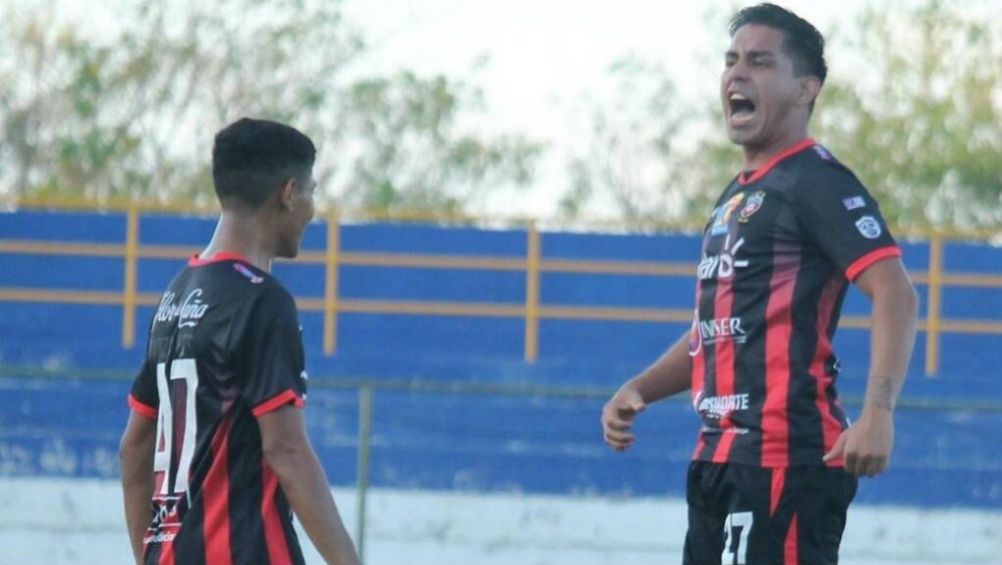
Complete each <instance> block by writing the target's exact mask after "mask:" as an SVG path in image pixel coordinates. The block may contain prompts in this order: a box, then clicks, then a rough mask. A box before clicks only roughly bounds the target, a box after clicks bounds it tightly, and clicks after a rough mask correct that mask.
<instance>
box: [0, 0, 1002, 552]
mask: <svg viewBox="0 0 1002 565" xmlns="http://www.w3.org/2000/svg"><path fill="white" fill-rule="evenodd" d="M784 5H785V6H787V7H789V8H791V9H793V10H794V11H796V12H798V13H799V14H800V15H802V16H804V17H805V18H807V19H808V20H810V21H812V22H813V23H814V24H815V25H817V26H818V27H819V29H821V31H822V32H823V33H824V34H825V36H826V38H827V40H828V45H827V56H828V61H829V65H830V67H831V73H830V75H829V79H828V82H827V84H826V85H825V88H824V90H823V91H822V95H821V98H820V100H819V102H818V106H817V109H816V111H815V115H814V119H813V124H812V130H811V133H812V135H813V136H814V137H815V138H816V139H818V140H819V141H820V142H822V143H824V144H825V145H826V146H827V147H828V148H829V149H831V150H832V152H833V153H834V154H835V155H836V156H837V157H839V158H840V160H842V161H843V162H845V163H846V164H847V165H849V166H850V167H851V168H852V169H853V170H854V171H855V172H856V173H857V174H858V176H859V177H860V178H861V180H862V181H863V182H864V184H866V185H867V187H868V188H869V189H870V190H871V192H872V193H874V195H875V196H876V197H877V198H878V200H879V201H880V202H881V208H882V211H883V213H884V215H885V216H886V217H887V219H888V221H889V222H891V223H892V224H894V225H895V226H896V230H895V233H896V234H897V235H898V236H899V239H900V240H901V241H902V245H903V249H904V252H905V257H904V258H905V263H906V265H907V267H908V268H909V271H910V273H911V275H912V277H913V279H914V281H915V283H916V286H917V288H918V290H919V293H920V295H921V296H922V306H921V320H922V321H921V331H920V333H919V337H918V342H917V344H916V354H915V357H914V358H913V361H912V365H911V369H910V374H909V378H908V381H907V383H906V385H905V390H904V392H903V398H902V400H901V403H900V407H899V410H898V412H897V418H896V419H897V434H898V435H897V444H896V448H895V453H894V459H893V462H892V467H891V470H890V471H889V472H888V473H887V474H886V475H884V476H883V477H882V478H879V479H876V480H865V481H863V482H862V485H861V488H860V492H859V495H858V497H857V502H856V504H854V506H853V507H852V509H851V511H850V516H849V525H848V527H847V530H846V535H845V540H844V543H843V552H842V556H843V562H846V563H850V564H870V563H898V562H909V563H943V562H950V563H970V564H981V563H998V562H999V557H998V556H999V555H1002V455H999V454H1000V453H1002V436H1000V435H999V434H998V430H999V429H1002V369H1000V367H1002V248H999V244H1000V242H1002V23H1000V20H999V18H998V14H1000V13H1002V2H1000V1H999V0H980V1H974V2H959V1H958V2H946V1H929V0H923V1H919V0H916V1H901V2H895V3H876V2H867V1H865V0H845V1H843V2H839V3H814V2H806V1H792V0H791V1H789V2H785V3H784ZM741 6H742V4H738V3H734V2H720V3H698V2H663V1H661V2H659V1H654V0H649V1H648V0H626V1H623V2H616V3H612V2H601V1H597V0H595V1H577V2H569V1H568V2H565V1H557V0H549V1H545V2H539V1H537V2H528V1H526V0H511V1H508V2H503V3H502V2H496V1H487V0H464V1H458V0H379V1H378V2H362V1H360V0H343V1H324V2H321V1H308V0H299V1H294V0H274V1H270V2H264V1H254V0H221V1H220V2H216V3H214V4H211V5H208V4H204V3H199V2H194V1H189V0H174V1H171V2H168V1H166V0H141V1H132V2H127V1H118V2H116V1H114V0H107V1H105V2H71V1H40V0H39V1H36V0H3V1H2V2H0V128H2V129H0V136H2V140H0V209H2V210H0V563H18V564H23V563H46V564H56V563H66V564H91V563H125V562H128V561H129V549H128V542H127V539H126V535H125V530H124V524H123V520H122V517H121V511H120V507H121V500H120V494H119V487H118V484H117V476H118V467H117V465H118V463H117V442H118V437H119V435H120V433H121V429H122V427H123V426H124V422H125V419H126V417H127V406H126V404H125V401H124V400H125V395H126V394H127V392H128V388H129V384H130V382H131V378H132V374H133V372H134V371H135V369H136V368H137V367H138V366H139V363H140V362H141V359H142V357H143V352H144V347H145V339H146V335H145V334H146V327H147V325H148V323H149V320H150V317H151V316H152V313H153V311H154V308H155V305H156V304H157V303H158V301H159V298H158V296H159V292H160V291H161V290H162V289H163V287H164V286H165V285H166V284H167V283H168V282H169V280H170V278H171V277H172V276H173V274H174V273H176V271H177V270H179V269H180V268H181V267H182V266H183V264H184V260H185V258H186V257H188V256H190V255H191V254H192V253H196V252H198V251H199V250H200V249H201V247H202V246H203V245H204V243H205V242H206V241H207V240H208V238H209V237H210V236H211V233H212V229H213V226H214V214H215V212H216V211H217V208H216V204H215V197H214V194H213V191H212V185H211V177H210V175H209V164H210V163H209V154H210V149H211V141H212V136H213V134H214V133H215V132H216V131H217V130H218V129H219V128H221V127H222V126H224V125H226V124H227V123H229V122H231V121H233V120H234V119H236V118H239V117H241V116H245V115H251V116H257V117H268V118H273V119H279V120H283V121H286V122H289V123H291V124H293V125H295V126H297V127H299V128H300V129H302V130H303V131H305V132H306V133H308V134H309V135H310V136H311V137H312V138H313V139H314V140H315V141H316V142H317V145H318V148H319V154H318V161H317V170H316V174H317V177H318V180H319V181H320V188H319V190H318V197H319V203H320V210H319V212H318V217H317V220H316V221H315V222H314V223H313V224H311V226H310V227H309V229H308V231H307V235H306V238H305V242H304V246H305V248H304V249H305V252H304V253H303V255H302V256H301V257H300V258H299V259H297V260H296V261H295V262H283V263H279V264H277V265H276V267H275V274H276V275H277V276H278V277H279V278H280V279H281V280H282V281H283V282H284V283H286V285H287V286H288V287H289V288H290V289H291V290H292V291H293V293H294V294H295V295H296V297H297V300H298V301H299V307H300V311H301V317H302V323H303V326H304V340H305V342H306V348H307V355H308V363H307V365H308V369H309V371H310V375H311V378H310V387H311V389H310V395H309V403H308V405H309V409H308V410H307V412H306V413H307V416H308V419H309V425H310V427H311V433H312V437H313V440H314V443H315V445H316V447H317V449H318V451H319V453H320V456H321V459H322V460H323V462H324V464H325V466H326V468H327V472H328V475H329V477H330V479H331V481H332V483H333V488H334V490H335V496H336V497H337V500H338V501H339V504H340V505H341V509H342V513H343V514H344V515H345V518H346V522H347V523H348V526H349V528H350V530H351V531H352V533H353V535H354V536H355V538H356V543H358V544H359V545H360V546H361V548H362V550H363V551H364V553H365V557H366V561H367V562H368V563H373V564H377V565H378V564H393V563H400V562H402V561H407V562H410V563H415V564H423V563H427V564H436V565H438V564H448V563H456V564H459V563H462V564H467V565H468V564H474V565H480V564H484V565H487V564H498V565H507V564H514V563H539V564H545V563H554V564H556V563H561V564H563V563H580V564H586V563H617V564H623V563H637V564H648V563H655V562H663V563H670V562H677V561H679V560H680V555H681V545H682V541H683V535H684V531H685V522H686V519H685V505H684V473H685V469H686V465H687V462H688V458H689V456H690V454H691V450H692V447H693V442H694V440H695V434H696V432H697V430H698V425H699V424H698V418H697V417H696V416H695V414H694V413H693V412H692V410H691V408H690V407H689V404H688V402H687V399H686V398H678V399H672V400H669V401H666V402H664V403H663V404H662V405H658V406H656V407H655V408H654V409H652V410H650V411H649V412H647V413H645V414H644V415H643V416H642V418H641V420H640V422H639V430H638V432H639V434H640V436H639V440H638V443H637V445H636V446H635V448H634V449H633V450H631V452H629V453H627V454H624V455H617V454H613V453H611V452H609V451H608V450H607V449H606V448H605V447H604V445H603V444H602V442H601V432H600V429H599V424H598V415H599V410H600V408H601V405H602V404H603V402H604V401H605V399H606V398H607V397H608V395H609V394H611V393H612V392H613V391H614V390H615V388H617V387H618V386H619V384H621V383H622V382H623V381H624V380H625V379H626V378H628V377H630V376H631V375H633V374H635V373H636V372H637V371H639V370H641V369H642V368H643V367H645V366H646V365H647V364H648V363H650V362H651V361H653V360H654V359H655V358H656V357H657V356H658V355H659V354H660V352H661V351H663V349H664V348H665V347H666V346H667V345H669V344H670V343H672V342H673V341H674V340H675V339H676V338H677V336H679V335H680V334H681V333H682V332H684V331H686V329H687V328H688V327H689V325H690V323H691V317H692V295H693V288H694V286H693V285H694V277H693V273H694V271H695V265H696V262H697V258H698V256H699V243H698V238H697V236H696V233H697V231H698V229H699V226H701V225H702V224H703V222H704V221H705V218H706V217H707V215H708V214H709V211H710V208H711V207H712V202H713V201H714V200H715V199H716V198H717V196H718V195H719V192H720V190H722V188H723V186H724V185H725V184H726V183H727V182H728V181H729V180H730V178H731V177H732V176H733V175H734V174H735V172H736V171H737V168H738V167H739V165H740V155H739V153H738V151H736V150H735V149H734V147H733V146H731V145H730V144H729V142H728V141H727V139H726V137H725V135H724V134H723V131H722V127H721V125H722V124H721V123H720V111H719V97H718V94H717V90H718V80H719V71H720V70H721V68H722V62H723V61H722V59H723V56H722V54H723V52H724V50H725V49H726V47H727V45H728V37H727V33H726V23H727V20H728V18H729V17H730V16H731V14H733V12H734V11H735V10H736V9H738V8H739V7H741ZM868 314H869V306H868V302H867V301H866V300H865V299H864V298H863V297H862V296H861V295H859V293H857V292H855V291H851V293H850V296H849V298H848V299H847V302H846V306H845V309H844V316H843V321H842V324H841V330H840V333H839V334H838V337H837V339H836V350H837V351H838V352H839V353H840V356H841V358H842V365H843V372H842V375H841V377H840V390H841V392H842V394H843V395H844V398H845V403H846V404H847V406H848V408H849V412H850V415H855V414H857V413H858V410H859V401H860V399H861V394H862V392H863V390H864V385H865V375H866V370H867V364H868V360H869V355H868V343H869V341H868V340H869V336H868V331H867V328H868ZM307 545H308V544H307ZM310 551H312V550H310ZM310 559H311V561H310V562H319V559H318V558H317V557H316V555H315V554H314V553H310Z"/></svg>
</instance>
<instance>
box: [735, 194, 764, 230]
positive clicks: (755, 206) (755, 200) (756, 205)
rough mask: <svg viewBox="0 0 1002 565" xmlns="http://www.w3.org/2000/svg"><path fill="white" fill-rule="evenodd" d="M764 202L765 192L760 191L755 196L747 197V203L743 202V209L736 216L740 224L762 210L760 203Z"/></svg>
mask: <svg viewBox="0 0 1002 565" xmlns="http://www.w3.org/2000/svg"><path fill="white" fill-rule="evenodd" d="M763 202H765V191H764V190H760V191H758V192H756V193H755V194H752V195H751V196H749V197H748V201H747V202H745V206H744V208H742V209H741V214H739V215H738V221H739V222H741V223H742V224H743V223H745V222H747V221H748V219H749V218H751V217H752V214H754V213H755V212H758V211H759V209H761V208H762V203H763Z"/></svg>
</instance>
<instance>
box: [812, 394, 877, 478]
mask: <svg viewBox="0 0 1002 565" xmlns="http://www.w3.org/2000/svg"><path fill="white" fill-rule="evenodd" d="M893 445H894V415H893V414H892V413H891V411H890V410H886V409H880V408H878V409H874V410H864V411H863V414H862V415H861V416H860V418H859V420H858V421H857V422H856V423H855V424H853V425H852V426H849V429H847V430H845V431H844V432H842V435H841V436H839V438H838V441H836V442H835V447H833V448H832V450H831V451H829V452H828V453H827V454H826V455H825V456H824V461H825V462H828V461H831V460H833V459H838V458H839V457H841V458H842V460H843V461H844V462H845V470H846V471H847V472H849V473H852V474H853V475H857V476H864V475H865V476H867V477H875V476H877V475H879V474H880V473H883V472H884V471H885V470H887V465H888V464H889V463H890V459H891V446H893Z"/></svg>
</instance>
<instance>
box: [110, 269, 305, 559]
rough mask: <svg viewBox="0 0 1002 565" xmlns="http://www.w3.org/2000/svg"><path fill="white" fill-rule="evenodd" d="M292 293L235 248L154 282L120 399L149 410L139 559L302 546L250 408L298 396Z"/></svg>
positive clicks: (280, 552)
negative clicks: (139, 362) (143, 346)
mask: <svg viewBox="0 0 1002 565" xmlns="http://www.w3.org/2000/svg"><path fill="white" fill-rule="evenodd" d="M300 333H301V329H300V326H299V321H298V314H297V311H296V305H295V302H294V301H293V298H292V296H291V295H290V294H289V293H288V291H286V290H285V289H284V288H283V287H282V285H281V284H280V283H279V282H278V281H277V280H276V279H274V278H273V277H272V276H270V275H269V274H268V273H266V272H264V271H261V270H259V269H257V268H255V267H254V266H252V265H251V264H250V263H249V262H247V261H246V260H245V259H243V258H242V257H240V256H239V255H235V254H230V253H220V254H217V255H216V256H215V257H213V258H212V259H211V260H199V259H197V258H194V259H192V260H191V261H190V262H189V263H188V266H187V267H186V268H185V269H184V270H182V271H181V273H179V274H178V275H177V276H176V277H175V278H174V280H173V281H172V282H171V283H170V286H169V287H168V288H167V290H166V292H165V293H164V294H163V296H162V298H161V300H160V305H159V307H158V308H157V311H156V313H155V315H154V316H153V321H152V324H151V327H150V339H149V345H148V347H147V353H146V361H145V362H144V364H143V367H142V369H141V370H140V372H139V375H138V376H137V377H136V379H135V382H134V383H133V385H132V392H131V394H130V395H129V404H130V405H131V406H132V409H133V410H134V411H135V412H137V413H139V414H141V415H144V416H147V417H149V418H153V419H156V421H157V426H156V452H155V455H154V461H153V469H152V471H153V473H154V488H153V493H152V515H151V522H150V526H149V530H148V531H147V535H146V536H145V539H144V542H145V544H146V550H145V563H146V564H147V565H154V564H159V565H174V564H178V565H180V564H185V565H187V564H200V565H201V564H204V565H220V564H224V565H245V564H246V565H250V564H252V563H253V564H268V565H291V564H302V563H303V555H302V551H301V549H300V546H299V541H298V539H297V537H296V533H295V531H294V529H293V525H292V514H291V509H290V507H289V503H288V501H287V500H286V498H285V495H284V493H283V492H282V489H281V487H280V486H279V484H278V479H277V477H276V475H275V474H274V473H273V472H272V470H271V468H270V467H269V466H268V463H267V461H266V460H265V459H264V456H263V453H262V447H261V432H260V428H259V427H258V423H257V417H260V416H261V415H263V414H266V413H268V412H269V411H272V410H275V409H277V408H279V407H281V406H285V405H287V404H293V405H296V406H302V405H303V402H304V400H305V393H306V382H305V380H306V372H305V370H304V369H305V365H304V363H305V358H304V354H303V345H302V337H301V335H300Z"/></svg>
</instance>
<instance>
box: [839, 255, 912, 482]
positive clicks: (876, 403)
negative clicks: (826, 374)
mask: <svg viewBox="0 0 1002 565" xmlns="http://www.w3.org/2000/svg"><path fill="white" fill-rule="evenodd" d="M856 284H857V285H858V286H859V288H860V290H862V291H863V293H864V294H866V296H867V297H869V298H870V300H871V301H873V322H872V327H871V330H870V332H871V337H870V347H871V359H870V375H869V378H868V380H867V386H866V397H865V399H864V401H863V411H862V413H861V414H860V417H859V420H858V421H857V422H856V423H855V424H853V425H852V426H851V427H849V428H848V429H847V430H845V432H843V433H842V436H841V437H840V438H839V440H838V441H837V442H836V443H835V447H834V448H833V449H832V451H831V452H830V453H828V454H827V455H826V456H825V460H826V461H828V460H830V459H834V458H837V457H839V456H841V457H842V458H843V459H844V461H845V469H846V471H848V472H850V473H854V474H856V475H865V476H867V477H873V476H875V475H878V474H880V473H882V472H884V470H886V469H887V466H888V464H889V462H890V455H891V447H892V446H893V444H894V405H895V402H896V401H897V398H898V393H899V392H900V391H901V385H902V383H904V380H905V374H906V373H907V371H908V360H909V359H910V358H911V355H912V347H913V346H914V345H915V331H916V326H917V324H918V295H917V294H916V293H915V289H914V287H912V284H911V281H910V280H909V279H908V274H907V273H906V272H905V268H904V265H902V263H901V260H900V259H888V260H885V261H880V262H878V263H876V264H874V265H873V266H871V267H870V268H868V269H867V270H865V271H863V273H862V274H860V276H859V278H858V279H856Z"/></svg>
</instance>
